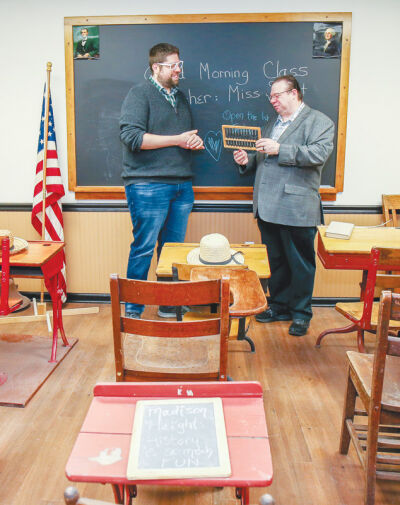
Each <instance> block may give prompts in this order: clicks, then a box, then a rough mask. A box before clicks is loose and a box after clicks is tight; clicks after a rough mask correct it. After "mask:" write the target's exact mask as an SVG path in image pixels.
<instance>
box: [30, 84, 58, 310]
mask: <svg viewBox="0 0 400 505" xmlns="http://www.w3.org/2000/svg"><path fill="white" fill-rule="evenodd" d="M45 107H46V85H45V87H44V93H43V104H42V117H41V121H40V132H39V144H38V153H37V165H36V177H35V189H34V192H33V208H32V218H31V221H32V225H33V227H34V228H35V230H36V231H37V232H38V233H39V235H42V222H43V156H44V127H45V119H46V108H45ZM47 139H48V140H47V169H46V219H45V237H44V240H60V241H64V229H63V226H64V225H63V216H62V208H61V202H60V199H61V198H62V197H63V196H64V195H65V191H64V186H63V182H62V179H61V172H60V167H59V166H58V156H57V144H56V132H55V129H54V115H53V106H52V103H51V95H50V93H49V128H48V137H47ZM63 255H64V264H63V268H62V271H61V279H60V287H61V289H62V290H63V296H62V301H63V302H65V300H66V299H67V287H66V274H65V253H64V252H63Z"/></svg>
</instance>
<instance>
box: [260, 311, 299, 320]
mask: <svg viewBox="0 0 400 505" xmlns="http://www.w3.org/2000/svg"><path fill="white" fill-rule="evenodd" d="M291 320H292V316H291V315H290V314H283V313H282V314H279V313H278V312H274V311H273V310H272V309H267V310H264V312H261V314H257V315H256V321H258V322H259V323H273V322H274V321H291Z"/></svg>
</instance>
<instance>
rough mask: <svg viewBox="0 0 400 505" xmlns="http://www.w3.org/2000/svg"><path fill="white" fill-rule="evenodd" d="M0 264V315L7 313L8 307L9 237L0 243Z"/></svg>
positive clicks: (8, 311)
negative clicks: (0, 259)
mask: <svg viewBox="0 0 400 505" xmlns="http://www.w3.org/2000/svg"><path fill="white" fill-rule="evenodd" d="M1 254H2V265H1V299H0V316H6V315H7V314H9V313H10V312H11V311H10V307H9V306H8V290H9V279H10V239H9V238H8V237H5V238H4V239H3V242H2V245H1Z"/></svg>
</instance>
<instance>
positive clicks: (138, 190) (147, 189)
mask: <svg viewBox="0 0 400 505" xmlns="http://www.w3.org/2000/svg"><path fill="white" fill-rule="evenodd" d="M149 65H150V70H151V73H152V75H151V77H150V79H149V80H148V81H146V82H144V83H142V84H139V85H137V86H134V87H133V88H132V89H131V90H130V91H129V93H128V95H127V96H126V98H125V100H124V102H123V104H122V110H121V118H120V138H121V141H122V144H123V171H122V178H123V181H124V185H125V193H126V199H127V202H128V207H129V211H130V214H131V219H132V225H133V235H134V241H133V242H132V243H131V248H130V254H129V260H128V269H127V277H128V278H129V279H141V280H145V279H147V274H148V271H149V268H150V263H151V259H152V257H153V251H154V248H155V246H156V244H157V243H158V244H157V255H158V256H159V255H160V252H161V248H162V246H163V244H164V243H165V242H183V241H184V239H185V234H186V227H187V221H188V218H189V214H190V212H191V210H192V207H193V201H194V196H193V189H192V169H191V159H192V153H191V151H193V150H198V149H204V147H203V141H202V139H201V138H200V137H199V136H198V135H197V130H194V129H193V124H192V116H191V112H190V108H189V104H188V102H187V100H186V98H185V96H184V94H183V93H182V92H181V91H180V90H179V89H178V87H177V86H178V84H179V75H180V73H181V71H182V66H183V62H182V61H181V60H180V59H179V49H178V48H177V47H175V46H172V45H170V44H166V43H161V44H157V45H155V46H154V47H152V48H151V49H150V52H149ZM168 309H169V308H168V307H160V308H159V315H161V316H164V317H170V315H173V314H171V311H170V310H168ZM142 311H143V306H142V305H137V304H130V303H127V304H126V307H125V312H126V314H127V315H128V316H129V317H134V318H139V317H140V315H141V313H142Z"/></svg>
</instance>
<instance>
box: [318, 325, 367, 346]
mask: <svg viewBox="0 0 400 505" xmlns="http://www.w3.org/2000/svg"><path fill="white" fill-rule="evenodd" d="M356 330H358V326H357V325H356V324H355V323H351V324H349V325H348V326H344V327H343V328H332V329H331V330H325V331H323V332H322V333H320V334H319V336H318V338H317V341H316V342H315V347H321V340H322V339H323V338H324V337H325V335H329V334H331V333H350V332H351V331H356Z"/></svg>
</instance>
